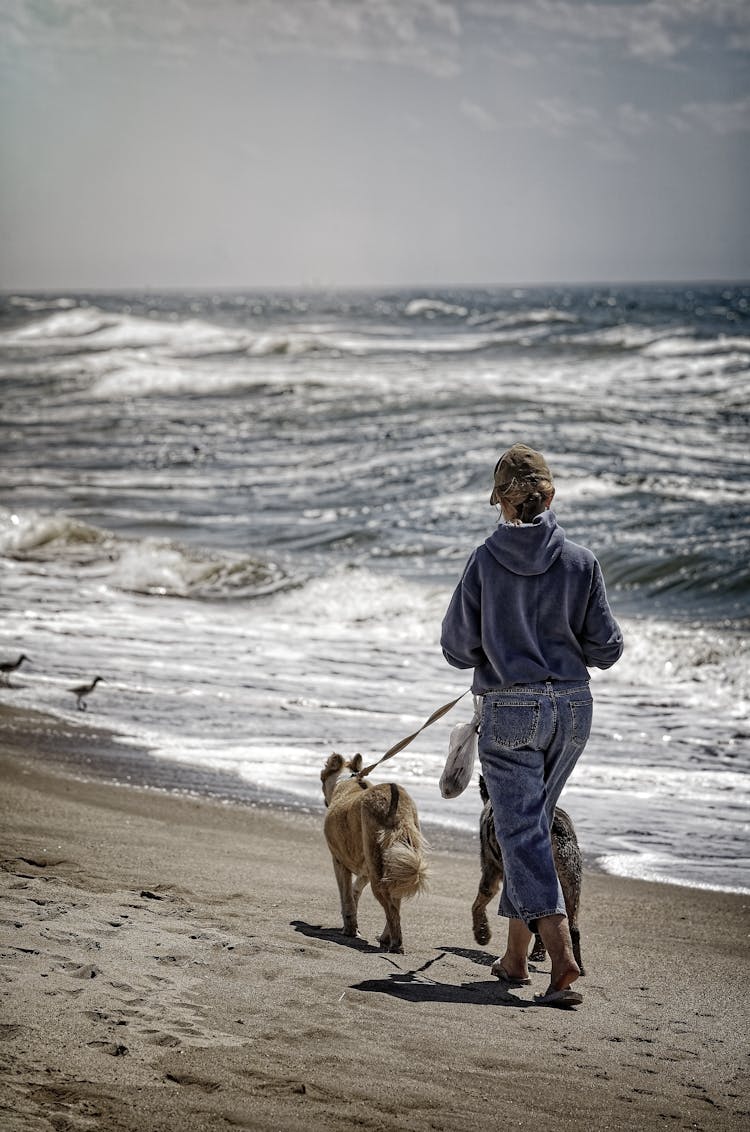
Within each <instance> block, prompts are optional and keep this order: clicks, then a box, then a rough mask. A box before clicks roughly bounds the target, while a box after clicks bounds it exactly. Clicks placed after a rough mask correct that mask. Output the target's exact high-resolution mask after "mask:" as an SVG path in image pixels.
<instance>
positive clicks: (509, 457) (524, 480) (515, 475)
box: [490, 444, 552, 504]
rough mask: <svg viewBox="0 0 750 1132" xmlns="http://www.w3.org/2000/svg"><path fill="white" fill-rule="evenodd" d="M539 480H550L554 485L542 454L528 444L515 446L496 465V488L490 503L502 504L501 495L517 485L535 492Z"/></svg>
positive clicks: (493, 490)
mask: <svg viewBox="0 0 750 1132" xmlns="http://www.w3.org/2000/svg"><path fill="white" fill-rule="evenodd" d="M539 480H549V482H550V483H552V473H551V472H550V470H549V468H548V467H547V461H546V460H545V459H544V456H542V454H541V452H535V451H534V449H533V448H529V446H528V445H527V444H514V445H513V447H512V448H509V449H508V451H507V452H504V453H503V455H502V456H501V457H500V459H499V460H498V462H497V464H496V465H495V486H494V487H493V489H492V495H491V496H490V503H492V504H495V503H499V502H500V495H501V494H502V493H503V492H504V491H507V490H509V489H510V487H511V486H512V485H513V484H514V481H515V484H516V485H517V486H519V487H525V486H526V485H527V484H528V486H529V491H533V489H534V486H535V484H536V483H537V482H538V481H539Z"/></svg>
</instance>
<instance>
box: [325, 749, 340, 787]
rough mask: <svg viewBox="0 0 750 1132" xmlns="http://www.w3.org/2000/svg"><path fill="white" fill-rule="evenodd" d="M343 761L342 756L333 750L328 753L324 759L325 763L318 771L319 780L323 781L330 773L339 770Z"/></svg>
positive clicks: (335, 772)
mask: <svg viewBox="0 0 750 1132" xmlns="http://www.w3.org/2000/svg"><path fill="white" fill-rule="evenodd" d="M344 761H345V760H344V756H343V755H337V754H336V752H335V751H334V752H333V754H332V755H329V756H328V759H327V761H326V765H325V766H324V767H323V769H322V770H321V772H320V780H321V782H325V780H326V779H327V778H329V777H330V776H331V775H332V774H338V773H339V771H340V770H341V769H342V768H343V766H344Z"/></svg>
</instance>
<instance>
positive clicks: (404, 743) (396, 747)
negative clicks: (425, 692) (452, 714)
mask: <svg viewBox="0 0 750 1132" xmlns="http://www.w3.org/2000/svg"><path fill="white" fill-rule="evenodd" d="M470 691H471V689H470V688H467V689H466V691H465V692H462V693H461V695H460V696H456V698H455V700H451V702H450V703H449V704H443V706H442V707H439V708H437V710H436V711H434V712H433V713H432V715H431V716H430V718H429V719H427V720H425V722H424V723H423V724H422V726H421V727H418V728H417V730H416V731H414V732H412V734H411V735H407V736H406V738H405V739H399V741H398V743H394V744H393V746H392V747H389V748H388V750H387V751H386V752H385V754H384V755H381V757H380V758H379V759H376V760H375V762H374V763H370V765H369V766H366V767H365V768H364V769H363V770H361V771H359V773H358V774H357V776H356V777H357V778H365V777H366V776H367V775H368V774H369V773H370V771H372V770H374V769H375V767H376V766H380V764H381V763H384V762H385V761H386V759H392V758H393V756H394V755H397V754H398V753H399V751H403V749H404V747H408V746H409V744H410V743H412V742H413V741H414V740H415V739H416V737H417V735H421V734H422V732H423V731H424V730H425V729H426V728H427V727H429V726H430V725H431V724H432V723H437V721H438V720H439V719H442V717H443V716H444V715H447V714H448V712H449V711H450V710H451V708H454V707H455V706H456V704H457V703H458V701H459V700H462V699H463V698H464V696H467V695H468V694H469V692H470Z"/></svg>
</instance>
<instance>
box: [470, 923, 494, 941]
mask: <svg viewBox="0 0 750 1132" xmlns="http://www.w3.org/2000/svg"><path fill="white" fill-rule="evenodd" d="M474 939H475V940H476V941H477V943H478V944H481V945H482V946H484V944H486V943H489V942H490V940H491V939H492V932H491V931H490V926H489V924H477V925H476V926H475V927H474Z"/></svg>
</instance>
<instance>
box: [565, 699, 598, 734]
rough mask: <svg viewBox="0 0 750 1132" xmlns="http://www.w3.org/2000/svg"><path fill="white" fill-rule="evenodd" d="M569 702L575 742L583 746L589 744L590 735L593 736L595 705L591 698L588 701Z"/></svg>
mask: <svg viewBox="0 0 750 1132" xmlns="http://www.w3.org/2000/svg"><path fill="white" fill-rule="evenodd" d="M569 702H570V715H571V723H572V730H573V740H574V742H576V743H580V744H581V745H582V746H583V745H585V744H586V743H587V742H588V738H589V735H590V734H591V723H592V721H593V717H594V703H593V700H592V699H591V698H589V699H587V700H571V701H569Z"/></svg>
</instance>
